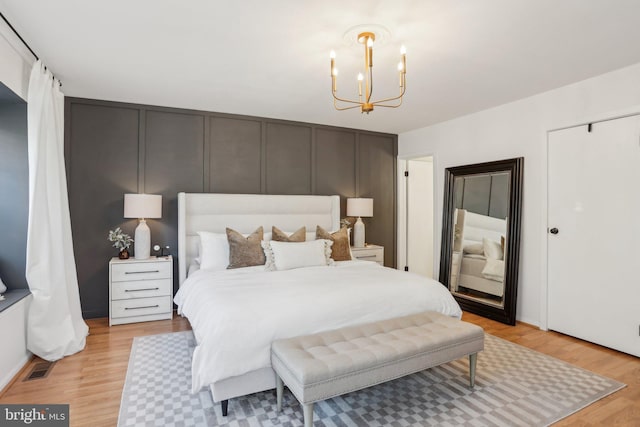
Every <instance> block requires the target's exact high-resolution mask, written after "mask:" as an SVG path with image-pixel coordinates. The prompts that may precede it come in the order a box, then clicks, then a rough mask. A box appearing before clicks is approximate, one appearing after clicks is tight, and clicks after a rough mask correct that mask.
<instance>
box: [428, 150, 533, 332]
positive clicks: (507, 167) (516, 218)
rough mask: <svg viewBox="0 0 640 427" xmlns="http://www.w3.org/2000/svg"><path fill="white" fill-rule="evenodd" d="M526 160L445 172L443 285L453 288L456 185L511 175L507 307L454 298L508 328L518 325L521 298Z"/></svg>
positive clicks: (460, 167)
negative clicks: (466, 178)
mask: <svg viewBox="0 0 640 427" xmlns="http://www.w3.org/2000/svg"><path fill="white" fill-rule="evenodd" d="M523 168H524V157H518V158H515V159H506V160H498V161H494V162H487V163H477V164H473V165H465V166H456V167H451V168H447V169H445V172H444V201H443V212H442V243H441V251H440V282H441V283H442V284H443V285H444V286H446V287H447V289H451V288H450V286H449V285H450V279H451V255H452V249H453V248H452V245H453V242H452V238H451V236H452V235H453V213H454V210H455V195H454V193H453V192H454V181H455V179H456V178H457V177H461V176H466V175H476V174H482V173H494V172H510V181H509V189H510V193H511V194H509V224H508V225H507V248H508V251H507V260H505V275H504V287H505V289H504V304H503V307H502V308H500V307H494V306H490V305H488V304H483V303H482V302H479V301H475V300H472V299H468V298H464V297H459V296H457V295H455V294H453V297H454V298H455V299H456V301H457V302H458V304H460V307H462V309H463V310H465V311H468V312H470V313H475V314H478V315H480V316H483V317H487V318H489V319H493V320H497V321H498V322H502V323H506V324H507V325H515V324H516V297H517V294H518V266H519V259H520V223H521V221H522V219H521V217H522V181H523Z"/></svg>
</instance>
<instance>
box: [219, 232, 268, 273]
mask: <svg viewBox="0 0 640 427" xmlns="http://www.w3.org/2000/svg"><path fill="white" fill-rule="evenodd" d="M226 230H227V240H228V241H229V265H228V266H227V268H241V267H252V266H254V265H264V263H265V257H264V251H263V250H262V246H261V245H260V242H261V241H262V237H263V234H264V233H263V230H262V227H258V228H257V229H256V231H254V232H253V233H251V234H250V235H249V236H248V237H244V236H243V235H242V234H240V233H238V232H237V231H235V230H232V229H230V228H227V229H226Z"/></svg>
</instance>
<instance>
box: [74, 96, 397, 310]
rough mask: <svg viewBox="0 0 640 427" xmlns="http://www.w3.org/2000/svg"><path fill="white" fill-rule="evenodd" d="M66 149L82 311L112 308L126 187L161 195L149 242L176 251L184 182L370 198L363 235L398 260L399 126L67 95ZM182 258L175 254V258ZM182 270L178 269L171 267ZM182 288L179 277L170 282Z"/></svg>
mask: <svg viewBox="0 0 640 427" xmlns="http://www.w3.org/2000/svg"><path fill="white" fill-rule="evenodd" d="M65 102H66V110H65V111H66V112H67V114H66V115H65V129H67V132H66V133H65V144H66V146H65V150H66V152H67V153H69V154H68V156H67V162H66V163H67V174H68V176H69V198H70V204H71V219H72V229H73V236H74V248H75V252H76V263H77V265H78V280H79V282H80V296H81V302H82V310H83V314H84V316H85V317H103V316H106V315H107V312H108V270H107V265H108V261H109V258H110V257H111V256H115V255H117V253H116V250H115V249H114V248H112V247H110V244H109V242H108V241H107V240H106V236H107V232H108V230H110V229H113V228H115V227H118V226H121V227H122V228H123V229H124V230H125V232H127V233H129V234H132V235H133V231H134V229H135V227H136V225H137V221H136V220H127V219H125V218H122V215H123V206H122V205H123V195H124V193H126V192H135V191H136V190H139V191H140V192H142V191H146V192H148V193H154V194H162V195H163V196H164V197H163V200H164V201H163V218H162V219H159V220H151V221H149V225H150V227H151V230H152V231H151V233H152V234H151V236H152V243H158V244H162V245H167V244H168V245H170V246H171V252H172V253H173V254H174V257H175V256H176V255H177V241H176V240H177V239H176V236H177V207H176V204H175V199H176V196H177V193H178V192H179V191H187V192H202V191H207V192H224V193H262V194H338V195H340V196H341V200H342V201H343V203H342V206H341V212H342V216H343V217H344V216H345V215H344V211H345V208H346V203H345V202H344V201H345V200H346V198H348V197H354V196H362V197H373V198H374V204H375V207H374V210H375V211H374V214H375V215H376V216H375V217H374V218H369V219H367V220H366V221H367V227H368V228H367V240H368V241H369V242H371V243H378V244H383V245H385V264H386V265H387V266H392V267H393V266H395V252H396V248H395V241H396V239H395V235H396V218H395V210H396V175H395V164H396V157H397V144H398V138H397V135H392V134H384V133H376V132H369V131H360V130H357V129H349V128H340V127H333V126H326V125H319V124H313V123H301V122H292V121H286V120H278V119H269V118H262V117H252V116H243V115H235V114H227V113H217V112H207V111H198V110H187V109H178V108H169V107H156V106H149V105H138V104H128V103H120V102H110V101H100V100H91V99H82V98H66V100H65ZM176 266H177V262H176ZM174 277H176V278H177V274H176V275H174ZM174 288H175V289H177V282H176V284H175V285H174Z"/></svg>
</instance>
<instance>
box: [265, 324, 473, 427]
mask: <svg viewBox="0 0 640 427" xmlns="http://www.w3.org/2000/svg"><path fill="white" fill-rule="evenodd" d="M483 349H484V331H483V330H482V328H480V327H479V326H476V325H472V324H470V323H466V322H462V321H461V320H458V319H455V318H452V317H449V316H445V315H443V314H440V313H436V312H424V313H419V314H413V315H410V316H405V317H399V318H395V319H388V320H383V321H380V322H374V323H369V324H365V325H359V326H352V327H347V328H342V329H337V330H334V331H327V332H321V333H318V334H314V335H307V336H302V337H295V338H289V339H283V340H277V341H274V342H273V343H272V345H271V365H272V366H273V369H274V370H275V372H276V374H277V392H278V410H280V407H281V403H282V388H283V387H282V382H284V384H286V385H287V387H288V388H289V390H291V392H292V393H293V394H294V395H295V396H296V398H297V399H298V400H299V401H300V403H302V404H303V405H304V412H305V425H312V423H313V403H314V402H317V401H320V400H324V399H328V398H331V397H335V396H339V395H341V394H344V393H348V392H352V391H356V390H360V389H363V388H366V387H369V386H372V385H375V384H380V383H382V382H385V381H389V380H392V379H395V378H399V377H402V376H404V375H408V374H411V373H414V372H418V371H422V370H424V369H427V368H431V367H433V366H437V365H440V364H442V363H446V362H450V361H452V360H455V359H458V358H460V357H463V356H467V355H470V362H471V363H470V368H471V372H470V382H471V386H472V387H473V382H474V373H475V356H476V354H477V352H479V351H481V350H483Z"/></svg>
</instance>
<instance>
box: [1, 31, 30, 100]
mask: <svg viewBox="0 0 640 427" xmlns="http://www.w3.org/2000/svg"><path fill="white" fill-rule="evenodd" d="M33 62H34V58H33V55H31V53H30V52H29V51H28V50H27V48H26V47H25V46H24V45H23V44H22V42H20V40H19V39H18V38H17V37H16V35H15V34H14V33H13V31H11V29H10V28H9V27H8V26H7V24H6V23H5V22H4V21H0V82H2V83H4V85H5V86H6V87H8V88H9V89H11V90H12V91H13V92H14V93H15V94H16V95H18V96H20V97H21V98H22V99H24V100H25V101H26V100H27V87H28V86H29V74H30V73H31V66H32V64H33Z"/></svg>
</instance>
